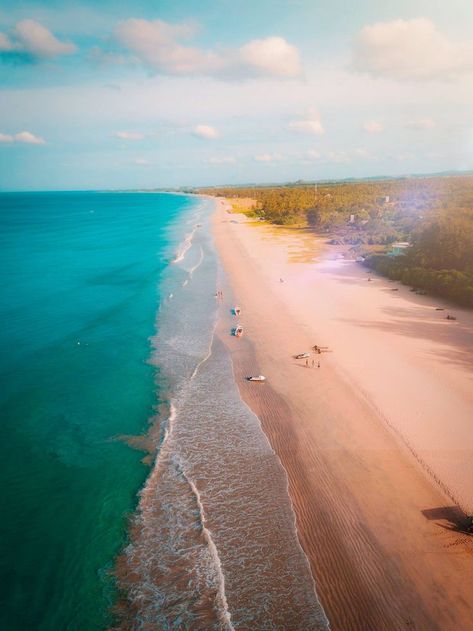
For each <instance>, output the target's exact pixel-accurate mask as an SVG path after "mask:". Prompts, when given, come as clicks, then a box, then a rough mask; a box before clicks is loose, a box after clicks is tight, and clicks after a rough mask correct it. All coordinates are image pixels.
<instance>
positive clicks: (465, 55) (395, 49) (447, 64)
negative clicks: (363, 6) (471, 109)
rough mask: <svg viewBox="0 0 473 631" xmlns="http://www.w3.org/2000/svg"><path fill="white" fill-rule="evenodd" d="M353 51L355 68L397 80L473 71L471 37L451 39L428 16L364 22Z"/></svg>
mask: <svg viewBox="0 0 473 631" xmlns="http://www.w3.org/2000/svg"><path fill="white" fill-rule="evenodd" d="M352 52H353V67H354V68H355V69H356V70H358V71H361V72H366V73H368V74H371V75H372V76H374V77H385V78H388V79H396V80H398V81H412V80H422V81H426V80H451V79H454V78H457V77H458V76H459V75H461V74H464V73H466V72H472V71H473V41H470V42H465V43H461V42H457V41H455V40H450V39H448V37H447V36H446V35H444V34H443V33H442V32H441V31H439V30H438V29H437V27H436V25H435V24H434V23H433V22H432V20H429V19H427V18H416V19H412V20H401V19H399V20H392V21H390V22H376V23H375V24H370V25H368V26H365V27H364V28H362V29H361V31H360V32H359V33H358V35H357V37H356V39H355V41H354V45H353V51H352Z"/></svg>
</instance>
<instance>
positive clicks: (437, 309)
mask: <svg viewBox="0 0 473 631" xmlns="http://www.w3.org/2000/svg"><path fill="white" fill-rule="evenodd" d="M435 311H445V309H444V308H443V307H435Z"/></svg>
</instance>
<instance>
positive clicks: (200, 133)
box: [192, 125, 219, 140]
mask: <svg viewBox="0 0 473 631" xmlns="http://www.w3.org/2000/svg"><path fill="white" fill-rule="evenodd" d="M192 134H193V136H197V137H198V138H204V139H206V140H214V139H215V138H218V136H219V133H218V131H217V130H216V129H215V127H212V126H211V125H196V126H195V127H194V128H193V129H192Z"/></svg>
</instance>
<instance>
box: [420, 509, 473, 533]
mask: <svg viewBox="0 0 473 631" xmlns="http://www.w3.org/2000/svg"><path fill="white" fill-rule="evenodd" d="M421 513H422V515H424V517H425V518H426V519H428V520H429V521H432V520H435V521H443V522H447V523H446V524H441V523H439V524H437V525H438V526H439V527H440V528H444V529H445V530H451V531H453V532H458V533H462V534H464V535H470V536H471V537H473V532H470V531H468V525H469V523H468V516H467V515H466V514H465V513H464V512H463V511H462V510H461V508H460V507H459V506H441V507H439V508H427V509H426V510H423V511H421Z"/></svg>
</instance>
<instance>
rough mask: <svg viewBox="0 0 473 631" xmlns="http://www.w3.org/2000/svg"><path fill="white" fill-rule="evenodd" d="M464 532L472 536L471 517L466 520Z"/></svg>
mask: <svg viewBox="0 0 473 631" xmlns="http://www.w3.org/2000/svg"><path fill="white" fill-rule="evenodd" d="M465 532H469V533H470V534H472V535H473V515H470V516H469V517H467V518H466V524H465Z"/></svg>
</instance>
